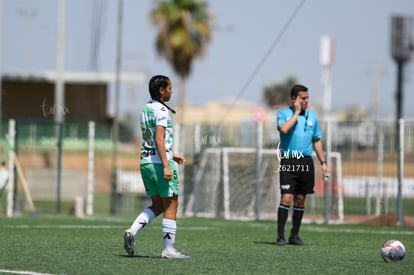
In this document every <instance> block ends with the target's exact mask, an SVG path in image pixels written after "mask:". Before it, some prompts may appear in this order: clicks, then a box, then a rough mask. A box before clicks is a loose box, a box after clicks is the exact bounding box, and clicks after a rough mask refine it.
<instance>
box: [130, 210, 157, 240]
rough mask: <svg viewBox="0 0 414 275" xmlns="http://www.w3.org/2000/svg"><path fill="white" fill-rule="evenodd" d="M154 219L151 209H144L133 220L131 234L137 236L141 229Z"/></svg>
mask: <svg viewBox="0 0 414 275" xmlns="http://www.w3.org/2000/svg"><path fill="white" fill-rule="evenodd" d="M154 218H155V214H154V212H152V210H151V209H149V208H145V209H144V211H142V212H141V214H139V215H138V217H137V218H136V219H135V221H134V223H133V224H132V225H131V228H130V230H131V231H132V234H134V236H135V235H137V234H138V232H139V231H141V229H143V228H144V227H145V226H146V225H147V224H149V223H150V222H151V221H152V220H153V219H154Z"/></svg>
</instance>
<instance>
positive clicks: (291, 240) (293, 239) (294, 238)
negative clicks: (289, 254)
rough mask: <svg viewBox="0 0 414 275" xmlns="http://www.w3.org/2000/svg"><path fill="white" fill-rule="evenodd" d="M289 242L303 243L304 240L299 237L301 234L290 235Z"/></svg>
mask: <svg viewBox="0 0 414 275" xmlns="http://www.w3.org/2000/svg"><path fill="white" fill-rule="evenodd" d="M288 244H293V245H303V242H302V240H301V239H300V238H299V236H290V237H289V240H288Z"/></svg>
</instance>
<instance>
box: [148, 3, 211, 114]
mask: <svg viewBox="0 0 414 275" xmlns="http://www.w3.org/2000/svg"><path fill="white" fill-rule="evenodd" d="M151 20H152V22H153V23H155V24H157V25H158V27H159V32H158V36H157V39H156V48H157V51H158V53H159V54H160V55H162V56H164V57H165V58H166V59H167V60H168V62H169V63H170V64H171V65H172V67H173V68H174V71H175V73H176V74H177V75H178V76H179V77H180V83H179V88H178V93H179V94H178V105H179V107H184V105H185V90H186V89H185V82H186V80H187V78H188V76H189V74H190V72H191V65H192V61H193V60H194V58H195V57H199V56H201V55H202V54H203V53H204V51H205V48H206V46H207V44H208V42H209V41H210V38H211V28H210V18H209V13H208V12H207V4H206V3H205V2H200V1H194V0H171V1H160V2H158V4H157V6H156V7H155V8H154V9H153V10H152V11H151Z"/></svg>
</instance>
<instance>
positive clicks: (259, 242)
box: [253, 241, 276, 245]
mask: <svg viewBox="0 0 414 275" xmlns="http://www.w3.org/2000/svg"><path fill="white" fill-rule="evenodd" d="M253 243H254V244H267V245H276V242H275V241H272V242H269V241H253Z"/></svg>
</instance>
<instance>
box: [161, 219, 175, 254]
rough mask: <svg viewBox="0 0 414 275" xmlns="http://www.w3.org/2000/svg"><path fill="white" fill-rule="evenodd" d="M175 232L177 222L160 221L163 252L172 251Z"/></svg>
mask: <svg viewBox="0 0 414 275" xmlns="http://www.w3.org/2000/svg"><path fill="white" fill-rule="evenodd" d="M176 232H177V222H176V221H175V220H170V219H165V218H164V219H162V239H163V242H164V250H167V251H168V250H173V249H174V243H175V234H176Z"/></svg>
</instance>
